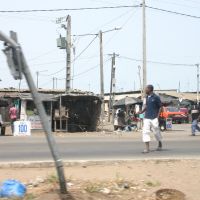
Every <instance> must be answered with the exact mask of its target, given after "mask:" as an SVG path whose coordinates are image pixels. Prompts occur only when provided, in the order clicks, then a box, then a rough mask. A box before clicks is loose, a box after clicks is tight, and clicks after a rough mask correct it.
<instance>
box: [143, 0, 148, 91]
mask: <svg viewBox="0 0 200 200" xmlns="http://www.w3.org/2000/svg"><path fill="white" fill-rule="evenodd" d="M142 9H143V12H142V13H143V92H144V91H145V87H146V85H147V56H146V3H145V0H143V2H142Z"/></svg>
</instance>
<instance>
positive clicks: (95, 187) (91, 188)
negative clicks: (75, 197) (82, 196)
mask: <svg viewBox="0 0 200 200" xmlns="http://www.w3.org/2000/svg"><path fill="white" fill-rule="evenodd" d="M102 188H103V186H102V185H101V184H98V183H88V184H87V185H86V186H85V191H86V192H88V193H97V192H100V191H101V189H102Z"/></svg>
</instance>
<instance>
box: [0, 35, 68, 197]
mask: <svg viewBox="0 0 200 200" xmlns="http://www.w3.org/2000/svg"><path fill="white" fill-rule="evenodd" d="M14 34H15V33H14V32H11V37H12V38H9V37H7V36H5V35H4V34H3V33H2V32H0V40H2V41H4V42H6V45H7V47H6V49H5V50H4V53H5V54H6V56H7V61H8V64H9V67H10V68H11V70H12V74H13V76H14V78H15V79H21V72H22V73H23V74H24V76H25V78H26V81H27V83H28V86H29V88H30V91H31V94H32V97H33V100H34V103H35V106H36V108H37V111H38V113H39V116H40V119H41V121H42V125H43V129H44V131H45V135H46V139H47V141H48V145H49V148H50V151H51V154H52V157H53V159H54V161H55V165H56V170H57V174H58V177H59V183H60V191H61V193H62V194H66V193H67V187H66V181H65V175H64V168H63V162H62V160H61V159H60V156H59V154H58V149H57V146H56V142H55V139H54V137H53V135H52V132H51V126H50V123H49V121H48V118H47V115H46V112H45V109H44V106H43V103H42V99H41V97H40V95H39V93H38V91H37V88H36V86H35V84H34V81H33V78H32V75H31V72H30V70H29V67H28V65H27V62H26V60H25V57H24V55H23V52H22V50H21V47H20V45H19V44H18V43H17V39H16V38H17V37H16V34H15V37H14Z"/></svg>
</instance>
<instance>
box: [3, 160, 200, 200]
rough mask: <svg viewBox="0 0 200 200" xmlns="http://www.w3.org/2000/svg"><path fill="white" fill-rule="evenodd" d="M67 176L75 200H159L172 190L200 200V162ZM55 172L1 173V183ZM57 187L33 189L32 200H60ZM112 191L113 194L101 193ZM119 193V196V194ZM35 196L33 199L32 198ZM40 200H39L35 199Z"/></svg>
mask: <svg viewBox="0 0 200 200" xmlns="http://www.w3.org/2000/svg"><path fill="white" fill-rule="evenodd" d="M65 173H66V177H67V179H68V181H69V182H70V183H72V184H71V185H70V187H69V191H70V192H71V194H72V196H73V198H72V197H71V199H77V200H78V199H91V200H92V199H95V200H96V199H97V200H98V199H102V200H103V199H105V200H106V199H116V200H117V199H122V200H123V199H124V200H128V199H133V200H134V199H143V200H145V199H147V200H151V199H155V198H154V193H155V191H157V190H158V189H162V188H170V189H177V190H180V191H182V192H184V193H185V194H186V196H187V200H199V199H200V190H199V186H200V176H199V174H200V160H157V161H156V160H155V161H152V160H151V161H129V162H124V163H119V162H116V163H111V164H106V165H102V164H101V165H94V166H92V165H91V166H90V165H89V166H88V165H83V166H81V165H80V166H72V167H66V168H65ZM54 174H55V171H54V168H40V169H37V168H24V169H17V168H16V169H0V177H1V181H3V180H5V179H10V178H12V179H17V180H20V181H22V182H23V183H29V182H34V180H36V179H37V178H38V177H40V178H42V179H52V178H49V177H53V175H54ZM119 181H120V183H123V184H124V183H128V186H129V187H130V188H129V189H127V190H121V191H120V192H114V191H113V186H114V185H116V183H119ZM56 188H57V183H54V182H53V181H49V182H48V184H44V183H43V184H41V185H39V186H37V187H33V188H29V189H28V194H29V197H28V199H29V200H31V199H39V200H42V199H48V200H54V199H55V200H57V199H59V197H58V195H57V194H55V193H56V192H55V191H56V190H55V189H56ZM105 188H108V189H109V190H110V192H108V193H109V194H104V193H103V192H99V191H101V190H102V189H105ZM115 193H116V194H115ZM30 195H31V196H30ZM36 196H37V197H38V198H35V197H36ZM68 199H69V198H68Z"/></svg>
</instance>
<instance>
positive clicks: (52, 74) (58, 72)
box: [49, 36, 97, 76]
mask: <svg viewBox="0 0 200 200" xmlns="http://www.w3.org/2000/svg"><path fill="white" fill-rule="evenodd" d="M96 38H97V36H95V37H94V38H93V39H92V40H91V41H90V42H89V44H88V45H87V46H86V47H85V48H84V49H83V50H82V51H81V52H80V54H79V55H78V56H76V57H75V58H74V60H73V61H72V63H73V62H75V61H76V60H77V59H78V58H79V57H80V56H81V55H82V54H83V53H84V52H85V51H86V50H87V49H88V48H89V47H90V45H91V44H92V43H93V42H94V41H95V39H96ZM65 69H66V67H63V68H61V69H60V70H58V71H56V72H54V73H52V74H49V76H53V75H55V74H58V73H60V72H62V71H63V70H65Z"/></svg>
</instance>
